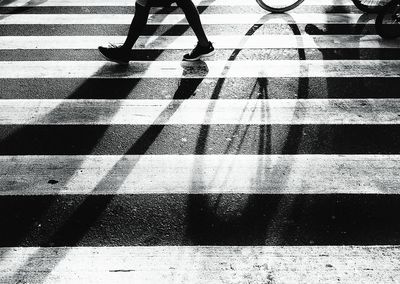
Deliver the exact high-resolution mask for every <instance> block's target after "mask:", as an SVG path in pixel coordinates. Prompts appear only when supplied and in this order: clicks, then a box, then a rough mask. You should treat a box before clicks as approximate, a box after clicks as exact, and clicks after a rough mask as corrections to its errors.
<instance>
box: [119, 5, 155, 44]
mask: <svg viewBox="0 0 400 284" xmlns="http://www.w3.org/2000/svg"><path fill="white" fill-rule="evenodd" d="M149 13H150V6H149V5H148V3H147V1H143V0H138V1H136V4H135V16H134V17H133V19H132V23H131V26H130V27H129V32H128V36H127V38H126V40H125V43H124V44H123V45H122V47H124V48H127V49H132V47H133V45H134V44H135V42H136V41H137V39H138V38H139V36H140V34H141V33H142V31H143V28H144V27H145V26H146V23H147V19H148V17H149Z"/></svg>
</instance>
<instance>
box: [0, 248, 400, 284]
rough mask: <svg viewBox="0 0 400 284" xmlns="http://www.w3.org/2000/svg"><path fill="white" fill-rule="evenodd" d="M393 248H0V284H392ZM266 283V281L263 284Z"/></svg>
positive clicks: (397, 272) (395, 277)
mask: <svg viewBox="0 0 400 284" xmlns="http://www.w3.org/2000/svg"><path fill="white" fill-rule="evenodd" d="M399 253H400V248H399V247H398V246H234V247H233V246H151V247H150V246H147V247H146V246H129V247H128V246H126V247H6V248H0V254H1V258H0V263H1V265H0V279H1V281H2V282H4V283H17V282H27V281H29V282H33V283H226V281H228V282H229V283H248V282H251V283H253V282H254V283H255V282H257V283H267V282H268V283H269V281H273V282H271V283H336V282H340V283H353V282H354V280H355V279H357V282H359V283H399V282H400V262H399V260H398V255H399ZM266 281H267V282H266Z"/></svg>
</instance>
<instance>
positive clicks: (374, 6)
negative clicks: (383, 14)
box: [352, 0, 390, 13]
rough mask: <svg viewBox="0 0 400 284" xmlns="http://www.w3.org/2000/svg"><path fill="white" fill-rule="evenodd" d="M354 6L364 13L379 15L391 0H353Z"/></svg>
mask: <svg viewBox="0 0 400 284" xmlns="http://www.w3.org/2000/svg"><path fill="white" fill-rule="evenodd" d="M352 1H353V4H354V6H356V7H357V8H358V9H359V10H361V11H363V12H364V13H379V12H380V11H381V10H382V9H383V7H384V6H385V5H386V4H388V3H389V2H390V0H352Z"/></svg>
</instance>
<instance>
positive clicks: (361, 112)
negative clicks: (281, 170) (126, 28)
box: [0, 99, 400, 125]
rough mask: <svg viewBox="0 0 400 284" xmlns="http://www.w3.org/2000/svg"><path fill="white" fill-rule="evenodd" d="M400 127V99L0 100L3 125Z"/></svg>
mask: <svg viewBox="0 0 400 284" xmlns="http://www.w3.org/2000/svg"><path fill="white" fill-rule="evenodd" d="M10 124H23V125H38V124H39V125H41V124H44V125H55V124H56V125H64V124H65V125H68V124H79V125H81V124H89V125H104V124H105V125H109V124H131V125H184V124H200V125H212V124H235V125H237V124H249V125H250V124H256V125H265V124H288V125H289V124H290V125H302V124H313V125H314V124H368V125H370V124H390V125H394V124H400V100H398V99H307V100H292V99H289V100H284V99H282V100H280V99H278V100H236V99H235V100H85V99H79V100H70V99H68V100H56V99H51V100H42V99H39V100H29V99H28V100H23V99H22V100H0V125H10Z"/></svg>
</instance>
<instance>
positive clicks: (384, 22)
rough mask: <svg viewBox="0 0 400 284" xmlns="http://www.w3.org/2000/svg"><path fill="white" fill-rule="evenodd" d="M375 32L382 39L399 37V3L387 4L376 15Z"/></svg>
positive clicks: (395, 1)
mask: <svg viewBox="0 0 400 284" xmlns="http://www.w3.org/2000/svg"><path fill="white" fill-rule="evenodd" d="M375 28H376V32H377V33H378V34H379V35H380V36H381V37H383V38H396V37H399V36H400V1H399V0H394V1H392V2H390V3H389V4H387V5H386V6H385V7H384V8H383V10H382V11H381V12H380V13H379V14H378V16H377V17H376V21H375Z"/></svg>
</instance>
